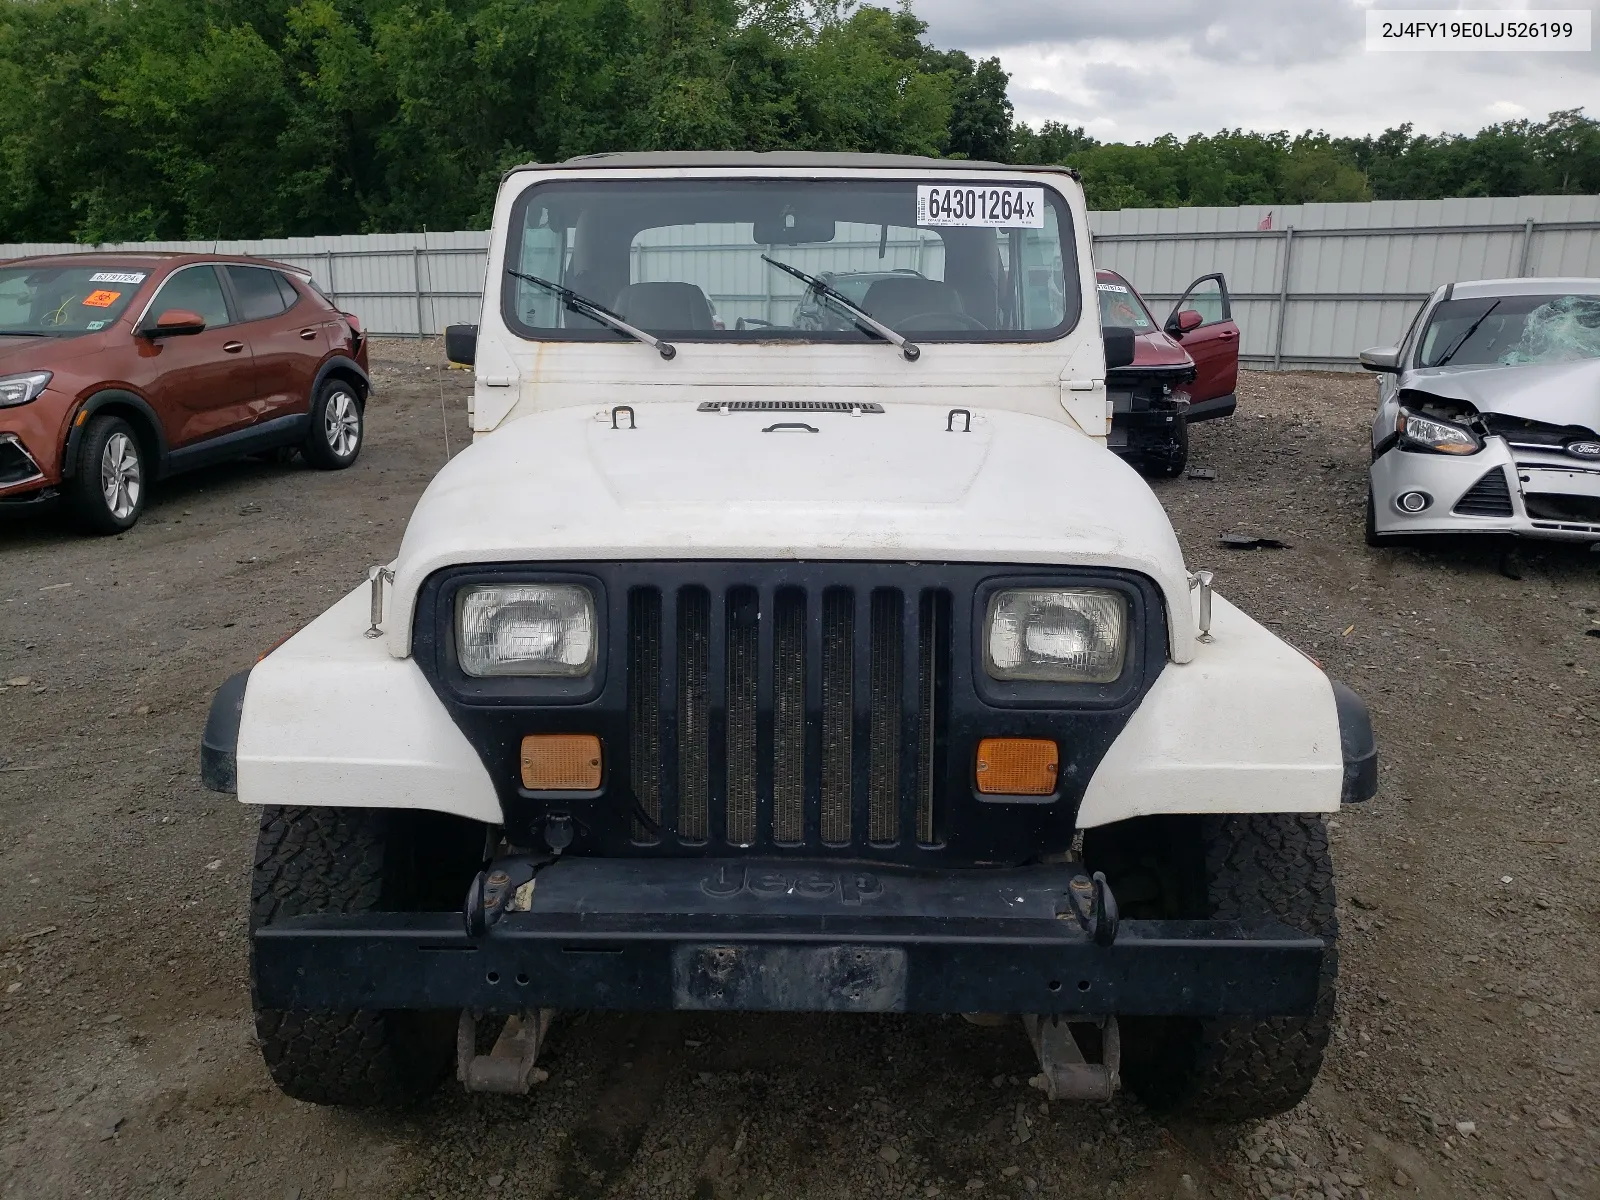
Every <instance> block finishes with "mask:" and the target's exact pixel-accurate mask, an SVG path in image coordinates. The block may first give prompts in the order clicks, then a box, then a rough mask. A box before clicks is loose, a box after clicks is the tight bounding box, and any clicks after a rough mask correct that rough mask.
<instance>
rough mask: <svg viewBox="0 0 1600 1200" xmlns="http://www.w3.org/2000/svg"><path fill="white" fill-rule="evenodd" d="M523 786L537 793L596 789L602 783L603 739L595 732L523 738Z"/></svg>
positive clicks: (540, 734)
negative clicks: (601, 741)
mask: <svg viewBox="0 0 1600 1200" xmlns="http://www.w3.org/2000/svg"><path fill="white" fill-rule="evenodd" d="M522 786H523V787H525V788H527V789H528V790H529V791H536V792H592V791H595V790H596V789H597V788H599V786H600V739H599V738H597V737H595V736H594V734H592V733H535V734H530V735H529V736H527V737H525V738H523V739H522Z"/></svg>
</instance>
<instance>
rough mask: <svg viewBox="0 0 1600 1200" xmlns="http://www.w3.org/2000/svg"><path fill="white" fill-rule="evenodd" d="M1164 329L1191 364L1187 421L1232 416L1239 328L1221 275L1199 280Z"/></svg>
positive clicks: (1237, 362) (1225, 281)
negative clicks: (1192, 374)
mask: <svg viewBox="0 0 1600 1200" xmlns="http://www.w3.org/2000/svg"><path fill="white" fill-rule="evenodd" d="M1164 328H1165V330H1166V333H1167V335H1168V336H1169V337H1171V338H1172V339H1173V340H1175V341H1177V342H1179V343H1180V344H1181V345H1182V346H1183V348H1184V349H1185V350H1187V351H1188V352H1189V357H1190V358H1192V359H1194V366H1195V378H1194V382H1193V383H1192V384H1190V385H1189V409H1188V419H1189V420H1190V421H1191V422H1193V421H1210V420H1213V419H1214V418H1216V417H1228V416H1232V415H1233V410H1234V408H1235V406H1236V404H1237V401H1236V399H1235V398H1234V389H1235V388H1236V387H1237V386H1238V382H1239V327H1238V326H1237V325H1235V324H1234V321H1233V306H1232V304H1231V303H1230V301H1229V299H1228V281H1227V280H1226V279H1225V278H1223V276H1222V273H1221V272H1217V273H1216V274H1212V275H1202V276H1200V278H1199V279H1196V280H1195V281H1194V282H1193V283H1191V284H1190V285H1189V288H1188V290H1187V291H1185V292H1184V293H1183V296H1182V297H1181V298H1180V299H1179V300H1178V303H1177V304H1175V305H1174V306H1173V308H1172V313H1171V315H1170V316H1168V317H1167V323H1166V325H1165V326H1164Z"/></svg>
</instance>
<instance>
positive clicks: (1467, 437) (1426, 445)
mask: <svg viewBox="0 0 1600 1200" xmlns="http://www.w3.org/2000/svg"><path fill="white" fill-rule="evenodd" d="M1395 432H1396V433H1398V434H1399V435H1400V437H1401V439H1402V440H1404V441H1407V442H1410V443H1411V444H1412V445H1413V446H1421V447H1422V448H1423V449H1424V450H1434V451H1437V452H1438V453H1440V454H1476V453H1477V452H1478V451H1479V450H1482V449H1483V442H1481V441H1480V440H1479V439H1478V435H1477V434H1475V433H1473V432H1472V430H1470V429H1467V428H1465V427H1463V426H1461V425H1457V424H1455V423H1454V422H1451V421H1440V420H1437V419H1436V418H1434V417H1424V416H1419V415H1418V414H1416V413H1414V412H1412V411H1411V410H1410V409H1409V408H1402V409H1401V410H1400V419H1399V421H1398V422H1397V423H1396V425H1395Z"/></svg>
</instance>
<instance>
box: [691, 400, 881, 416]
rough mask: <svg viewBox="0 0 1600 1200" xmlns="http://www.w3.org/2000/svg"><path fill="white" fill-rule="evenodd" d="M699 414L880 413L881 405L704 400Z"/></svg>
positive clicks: (820, 401) (824, 401) (799, 401)
mask: <svg viewBox="0 0 1600 1200" xmlns="http://www.w3.org/2000/svg"><path fill="white" fill-rule="evenodd" d="M697 411H699V412H708V413H715V412H730V413H753V412H759V413H771V412H782V413H881V412H882V411H883V405H881V404H868V403H853V402H851V401H849V400H706V401H704V402H702V403H701V405H700V407H699V409H698V410H697Z"/></svg>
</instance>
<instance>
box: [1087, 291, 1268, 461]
mask: <svg viewBox="0 0 1600 1200" xmlns="http://www.w3.org/2000/svg"><path fill="white" fill-rule="evenodd" d="M1095 282H1096V288H1097V291H1098V293H1099V297H1100V325H1101V327H1102V328H1105V329H1116V328H1120V329H1131V330H1133V335H1134V337H1133V345H1134V358H1133V362H1132V364H1131V365H1129V366H1126V367H1119V368H1117V369H1115V370H1112V371H1109V372H1107V378H1106V392H1107V394H1108V395H1109V397H1110V399H1111V410H1112V417H1111V435H1110V438H1109V445H1110V447H1111V449H1112V450H1114V451H1116V452H1117V453H1118V454H1119V455H1121V456H1122V457H1123V458H1124V459H1126V460H1127V461H1128V462H1129V463H1131V464H1132V465H1133V466H1134V467H1136V468H1137V469H1138V470H1140V471H1142V472H1143V473H1144V474H1146V475H1152V476H1155V477H1157V478H1172V477H1174V476H1177V475H1181V474H1183V470H1184V467H1185V466H1186V465H1187V464H1188V461H1189V426H1190V425H1191V424H1193V423H1194V422H1196V421H1210V420H1214V419H1216V418H1218V417H1227V416H1232V415H1233V410H1234V407H1235V405H1236V400H1235V395H1234V389H1235V387H1236V386H1237V384H1238V379H1239V326H1238V325H1237V324H1235V323H1234V320H1233V306H1232V302H1231V300H1230V299H1229V296H1228V282H1227V280H1226V279H1224V278H1223V276H1222V275H1221V274H1211V275H1202V276H1201V277H1200V278H1199V279H1196V280H1195V281H1194V282H1193V283H1191V284H1190V285H1189V287H1188V289H1187V290H1186V291H1185V292H1184V293H1183V295H1182V296H1181V297H1179V299H1178V302H1177V304H1175V305H1173V307H1172V312H1171V313H1170V314H1169V315H1168V317H1167V319H1166V322H1165V324H1163V325H1157V324H1156V322H1155V318H1153V317H1152V316H1151V315H1150V309H1149V307H1148V306H1146V304H1145V302H1144V299H1143V297H1141V296H1140V295H1139V293H1138V291H1136V290H1135V289H1134V286H1133V285H1132V284H1131V283H1129V282H1128V281H1127V280H1126V279H1124V278H1123V277H1122V276H1121V275H1119V274H1117V273H1116V272H1115V271H1106V270H1101V271H1097V272H1095Z"/></svg>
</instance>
